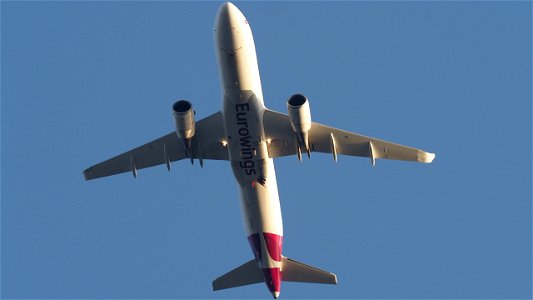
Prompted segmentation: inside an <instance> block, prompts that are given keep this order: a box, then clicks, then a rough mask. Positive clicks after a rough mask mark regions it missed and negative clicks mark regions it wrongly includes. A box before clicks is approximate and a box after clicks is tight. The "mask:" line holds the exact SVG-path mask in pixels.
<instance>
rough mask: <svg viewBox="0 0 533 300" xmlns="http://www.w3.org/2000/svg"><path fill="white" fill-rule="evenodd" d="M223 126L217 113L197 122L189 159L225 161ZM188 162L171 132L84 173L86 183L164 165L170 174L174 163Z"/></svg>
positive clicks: (226, 156)
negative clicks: (183, 160)
mask: <svg viewBox="0 0 533 300" xmlns="http://www.w3.org/2000/svg"><path fill="white" fill-rule="evenodd" d="M225 138H226V134H225V132H224V122H223V120H222V114H221V113H220V112H217V113H215V114H212V115H211V116H209V117H206V118H204V119H202V120H200V121H198V122H196V134H195V136H194V137H193V140H192V150H193V151H192V158H191V159H199V160H200V163H201V164H202V163H203V160H204V159H213V160H228V159H229V155H228V150H227V148H226V147H225V146H224V145H223V144H222V141H223V140H225ZM184 158H188V156H187V153H186V149H185V147H184V145H183V143H182V141H181V140H180V139H179V138H178V137H177V135H176V132H174V131H173V132H171V133H169V134H167V135H165V136H162V137H160V138H158V139H156V140H153V141H151V142H149V143H146V144H144V145H142V146H139V147H137V148H135V149H132V150H130V151H127V152H125V153H122V154H120V155H117V156H115V157H113V158H110V159H108V160H106V161H103V162H101V163H98V164H96V165H94V166H91V167H89V168H87V169H86V170H85V171H83V175H84V176H85V180H91V179H95V178H100V177H105V176H111V175H115V174H120V173H124V172H132V173H133V176H135V177H136V176H137V170H139V169H144V168H148V167H152V166H156V165H161V164H166V166H167V168H168V169H169V170H170V163H171V162H173V161H177V160H181V159H184Z"/></svg>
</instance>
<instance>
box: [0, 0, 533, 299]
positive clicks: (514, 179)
mask: <svg viewBox="0 0 533 300" xmlns="http://www.w3.org/2000/svg"><path fill="white" fill-rule="evenodd" d="M236 4H237V6H238V7H239V8H240V9H241V10H242V11H243V13H244V14H245V16H247V18H248V20H249V22H250V24H251V26H252V30H253V33H254V37H255V41H256V47H257V54H258V60H259V67H260V72H261V78H262V83H263V91H264V98H265V103H266V105H267V106H268V107H270V108H272V109H275V110H279V111H284V112H285V111H286V107H285V105H286V104H285V101H286V100H287V99H288V97H289V96H290V95H292V94H294V93H297V92H301V93H304V94H305V95H306V96H307V97H308V98H309V100H310V103H311V111H312V116H313V120H315V121H317V122H321V123H326V124H329V125H332V126H335V127H339V128H343V129H347V130H351V131H355V132H359V133H362V134H365V135H370V136H374V137H378V138H382V139H387V140H391V141H395V142H398V143H402V144H405V145H410V146H415V147H418V148H421V149H424V150H427V151H430V152H435V153H436V154H437V157H436V159H435V161H434V162H433V164H430V165H426V164H415V163H408V162H396V161H386V160H379V161H378V162H377V164H376V166H375V167H374V168H373V167H371V165H370V162H369V160H368V159H363V158H353V157H344V156H343V157H340V158H339V161H338V163H334V162H333V160H332V158H331V156H330V155H321V154H315V155H313V156H312V159H311V160H307V159H305V160H304V161H303V162H302V163H298V161H297V159H296V157H288V158H281V159H278V160H276V162H275V164H276V170H277V176H278V183H279V192H280V199H281V206H282V211H283V218H284V226H285V239H284V254H285V255H286V256H288V257H291V258H294V259H297V260H300V261H303V262H306V263H308V264H311V265H315V266H317V267H320V268H323V269H325V270H328V271H331V272H334V273H336V274H337V276H338V278H339V285H338V286H324V285H310V284H296V283H285V284H283V286H282V297H285V298H325V297H328V298H330V297H331V298H489V297H490V298H531V292H532V285H531V282H532V275H531V274H532V267H531V264H532V260H531V254H532V253H531V246H532V240H531V237H532V222H531V215H532V205H531V201H532V200H531V198H532V193H531V191H532V189H531V187H532V184H531V182H532V178H531V177H532V176H531V166H532V159H531V152H532V151H531V150H532V149H531V140H532V131H531V129H532V124H531V113H532V105H531V102H532V59H531V57H532V40H531V35H532V23H531V14H532V7H531V2H528V1H520V2H500V1H476V2H455V1H454V2H441V1H432V2H417V1H414V2H377V3H371V2H334V3H325V2H303V3H301V2H291V3H284V2H272V3H270V2H246V3H239V2H237V3H236ZM219 5H220V3H219V2H207V3H191V2H92V1H89V2H75V3H69V2H5V1H2V3H1V27H2V28H1V89H2V90H1V111H2V112H1V134H2V139H1V142H2V146H1V151H2V152H1V157H2V160H1V171H2V173H1V183H2V185H1V189H2V190H1V196H2V198H1V226H2V227H1V237H2V238H1V249H2V252H1V254H2V255H1V283H2V285H1V296H2V298H33V297H38V298H115V297H120V298H131V297H135V298H249V297H251V298H269V297H270V294H269V293H268V291H267V288H266V286H265V285H264V284H258V285H253V286H249V287H244V288H238V289H231V290H225V291H220V292H216V293H215V292H212V291H211V281H212V280H213V279H214V278H216V277H218V276H220V275H222V274H224V273H225V272H227V271H229V270H230V269H232V268H234V267H236V266H238V265H240V264H241V263H243V262H245V261H247V260H249V259H251V258H252V252H251V250H250V248H249V245H248V243H247V240H246V236H245V233H244V230H243V226H242V223H241V215H240V209H239V203H238V197H237V188H236V183H235V181H234V178H233V175H232V173H231V169H230V167H229V166H228V164H227V163H226V162H211V161H207V162H206V164H205V167H204V168H203V169H200V167H199V166H198V165H197V164H195V165H194V166H191V165H190V163H189V162H188V161H182V162H177V163H174V164H173V169H172V172H171V173H168V172H167V171H166V168H165V167H164V166H160V167H155V168H152V169H147V170H141V171H139V176H138V178H137V179H136V180H134V179H133V177H132V175H131V174H123V175H119V176H114V177H109V178H104V179H100V180H95V181H90V182H85V181H84V179H83V176H82V170H83V169H85V168H86V167H88V166H90V165H92V164H94V163H97V162H99V161H102V160H104V159H107V158H109V157H111V156H114V155H116V154H119V153H121V152H123V151H126V150H129V149H131V148H133V147H135V146H138V145H140V144H143V143H145V142H147V141H150V140H152V139H155V138H157V137H159V136H161V135H163V134H167V133H168V132H171V131H172V130H173V128H174V124H173V120H172V113H171V106H172V104H173V102H174V101H175V100H177V99H189V100H190V101H191V102H192V103H193V105H194V108H195V110H196V112H197V117H198V118H202V117H205V116H207V115H209V114H211V113H213V112H215V111H217V110H219V108H220V104H221V99H222V96H221V90H220V83H219V81H218V76H217V69H216V67H217V66H216V60H215V54H214V49H213V48H214V47H213V37H212V33H213V32H212V30H213V24H214V18H215V15H216V12H217V9H218V6H219Z"/></svg>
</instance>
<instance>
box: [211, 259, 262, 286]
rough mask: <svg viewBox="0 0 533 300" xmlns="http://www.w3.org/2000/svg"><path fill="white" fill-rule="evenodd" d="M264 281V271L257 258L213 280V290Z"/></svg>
mask: <svg viewBox="0 0 533 300" xmlns="http://www.w3.org/2000/svg"><path fill="white" fill-rule="evenodd" d="M259 282H264V278H263V272H262V271H261V269H259V266H258V265H257V262H256V261H255V259H252V260H250V261H249V262H247V263H245V264H244V265H242V266H240V267H238V268H236V269H234V270H232V271H229V272H228V273H226V274H224V275H222V276H220V277H218V278H217V279H215V280H213V291H218V290H223V289H229V288H233V287H238V286H243V285H249V284H254V283H259Z"/></svg>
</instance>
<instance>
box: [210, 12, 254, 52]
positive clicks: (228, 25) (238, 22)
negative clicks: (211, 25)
mask: <svg viewBox="0 0 533 300" xmlns="http://www.w3.org/2000/svg"><path fill="white" fill-rule="evenodd" d="M247 24H248V23H247V21H246V19H245V18H244V15H243V14H242V13H241V11H240V10H239V9H238V8H237V7H236V6H235V5H233V4H232V3H231V2H226V3H224V4H222V5H221V6H220V8H219V9H218V13H217V18H216V21H215V41H216V45H217V48H219V49H224V50H236V49H239V48H241V47H242V43H243V41H242V39H243V32H244V31H245V26H247Z"/></svg>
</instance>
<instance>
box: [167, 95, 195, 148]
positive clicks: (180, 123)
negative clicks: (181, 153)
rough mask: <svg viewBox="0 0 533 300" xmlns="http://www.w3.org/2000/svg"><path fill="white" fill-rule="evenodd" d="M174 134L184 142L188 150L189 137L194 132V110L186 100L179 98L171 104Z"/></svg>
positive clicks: (189, 146) (191, 136) (189, 145)
mask: <svg viewBox="0 0 533 300" xmlns="http://www.w3.org/2000/svg"><path fill="white" fill-rule="evenodd" d="M172 111H173V112H174V113H173V115H174V122H175V124H176V134H177V135H178V137H179V138H181V139H182V140H183V141H184V142H185V146H186V148H187V149H188V150H190V149H191V139H192V138H193V136H194V134H195V123H194V111H193V110H192V105H191V103H190V102H189V101H187V100H179V101H177V102H176V103H174V105H172Z"/></svg>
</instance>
